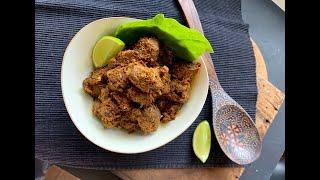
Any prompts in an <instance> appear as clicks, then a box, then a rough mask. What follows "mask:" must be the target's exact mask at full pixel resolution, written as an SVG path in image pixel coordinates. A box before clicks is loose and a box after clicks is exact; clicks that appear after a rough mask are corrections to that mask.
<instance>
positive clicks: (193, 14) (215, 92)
mask: <svg viewBox="0 0 320 180" xmlns="http://www.w3.org/2000/svg"><path fill="white" fill-rule="evenodd" d="M178 1H179V4H180V6H181V8H182V10H183V13H184V15H185V17H186V20H187V22H188V24H189V27H191V28H194V29H197V30H198V31H200V32H202V33H203V30H202V26H201V22H200V19H199V15H198V12H197V9H196V7H195V5H194V3H193V1H192V0H178ZM200 58H201V59H202V60H203V61H204V62H205V65H206V68H207V71H208V76H209V86H210V91H211V96H212V123H213V129H214V132H215V136H216V138H217V140H218V143H219V145H220V147H221V149H222V151H223V152H224V153H225V154H226V155H227V156H228V157H229V158H230V159H231V160H232V161H234V162H236V163H238V164H241V165H243V164H249V163H252V162H253V161H255V160H256V159H258V157H259V156H260V154H261V148H262V147H261V146H262V143H261V139H260V136H259V133H258V129H257V127H256V126H255V124H254V122H253V120H252V119H251V117H250V116H249V114H248V113H247V112H246V111H245V110H244V109H243V108H242V107H241V106H240V104H238V103H237V102H236V101H235V100H233V99H232V98H231V97H230V96H229V95H228V94H227V93H226V92H225V91H224V90H223V88H222V87H221V85H220V83H219V80H218V77H217V74H216V72H215V69H214V65H213V62H212V60H211V57H210V55H209V54H208V53H205V54H204V55H203V56H201V57H200Z"/></svg>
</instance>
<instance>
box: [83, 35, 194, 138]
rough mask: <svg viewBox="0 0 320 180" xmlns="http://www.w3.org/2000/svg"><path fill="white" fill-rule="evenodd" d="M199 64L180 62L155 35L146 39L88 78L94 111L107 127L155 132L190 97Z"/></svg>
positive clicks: (130, 131) (85, 86)
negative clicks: (192, 82)
mask: <svg viewBox="0 0 320 180" xmlns="http://www.w3.org/2000/svg"><path fill="white" fill-rule="evenodd" d="M199 69H200V63H190V62H184V61H179V60H175V59H174V56H173V53H172V52H171V51H170V50H169V49H168V48H166V47H164V46H162V45H161V44H160V43H159V41H158V40H157V39H156V38H153V37H143V38H140V39H139V41H138V42H137V43H136V44H135V45H133V47H132V49H126V50H123V51H121V52H120V53H119V54H118V55H117V56H116V57H114V58H112V59H111V60H110V61H109V63H108V65H107V66H106V67H103V68H99V69H96V70H94V71H93V72H92V73H91V74H90V76H89V77H88V78H86V79H85V80H84V81H83V89H84V91H85V92H86V93H87V94H89V95H90V96H92V97H93V99H94V103H93V107H92V113H93V115H94V116H96V117H97V118H98V119H99V120H100V121H101V123H102V124H103V126H104V127H105V128H115V127H117V128H121V129H124V130H126V131H127V132H129V133H132V132H135V131H141V132H143V133H151V132H154V131H156V130H157V128H158V127H159V125H160V124H161V122H162V123H166V122H169V121H172V120H174V119H175V117H176V116H177V114H178V112H179V110H180V109H181V107H182V106H183V104H184V103H185V102H186V101H187V100H188V99H189V96H190V90H191V81H192V78H193V76H194V75H195V74H196V73H197V72H198V70H199Z"/></svg>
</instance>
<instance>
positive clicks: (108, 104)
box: [92, 97, 121, 128]
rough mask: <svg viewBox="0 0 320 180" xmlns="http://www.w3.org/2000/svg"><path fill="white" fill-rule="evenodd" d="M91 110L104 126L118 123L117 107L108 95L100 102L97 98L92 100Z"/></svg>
mask: <svg viewBox="0 0 320 180" xmlns="http://www.w3.org/2000/svg"><path fill="white" fill-rule="evenodd" d="M92 112H93V114H94V115H95V116H96V117H98V118H99V119H100V121H101V123H102V124H103V126H104V127H105V128H112V127H116V126H117V125H118V124H119V123H120V117H121V115H120V111H119V108H118V106H117V105H116V103H114V102H113V101H112V99H111V98H110V97H109V98H106V99H104V101H102V102H101V101H100V100H98V99H96V100H94V103H93V108H92Z"/></svg>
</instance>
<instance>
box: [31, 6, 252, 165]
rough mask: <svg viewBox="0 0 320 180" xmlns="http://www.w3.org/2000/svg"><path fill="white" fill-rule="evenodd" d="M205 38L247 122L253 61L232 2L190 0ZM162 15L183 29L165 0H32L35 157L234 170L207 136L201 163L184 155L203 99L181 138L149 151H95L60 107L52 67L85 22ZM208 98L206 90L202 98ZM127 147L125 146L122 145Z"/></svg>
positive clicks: (207, 114) (205, 115)
mask: <svg viewBox="0 0 320 180" xmlns="http://www.w3.org/2000/svg"><path fill="white" fill-rule="evenodd" d="M195 5H196V7H197V9H198V11H199V16H200V18H201V22H202V24H203V29H204V33H205V35H206V37H207V38H208V39H209V41H210V42H211V44H212V45H213V47H214V49H215V53H214V54H213V55H212V58H213V61H214V64H215V67H216V71H217V74H218V77H219V79H220V82H221V84H222V86H223V88H224V89H225V90H226V91H227V92H228V93H229V95H230V96H231V97H233V98H234V99H235V100H236V101H238V102H239V103H240V104H241V105H242V106H243V107H244V109H245V110H246V111H247V112H248V113H249V114H250V116H251V117H255V109H256V108H255V105H256V97H257V87H256V72H255V68H256V67H255V60H254V55H253V51H252V46H251V42H250V39H249V34H248V25H247V24H244V22H243V20H242V17H241V4H240V0H196V1H195ZM159 12H162V13H164V14H165V16H166V17H172V18H175V19H177V20H178V21H179V22H181V23H183V24H186V23H185V21H184V20H183V16H182V13H181V10H180V7H179V5H178V4H177V2H175V1H171V0H157V1H155V0H147V1H134V0H128V1H117V0H112V1H99V0H98V1H94V2H92V1H85V0H83V1H72V0H68V1H52V0H51V1H40V0H38V1H36V9H35V15H36V16H35V21H36V24H35V37H36V40H35V50H36V52H35V66H36V67H35V69H36V70H35V154H36V157H37V158H39V159H41V160H45V161H49V162H50V163H56V164H60V165H65V166H73V167H82V168H94V169H116V168H175V167H179V168H188V167H189V168H190V167H217V166H224V167H226V166H237V165H236V164H234V163H233V162H231V161H230V160H229V159H228V158H227V157H226V156H225V155H224V154H223V153H222V151H221V149H220V148H219V146H218V144H217V142H216V139H215V138H214V136H213V144H212V145H213V148H212V152H211V153H210V157H209V159H208V161H207V162H206V163H205V164H202V163H201V162H200V161H199V160H198V159H197V158H196V156H195V155H194V154H193V150H192V145H191V144H192V143H191V141H192V134H193V131H194V129H195V127H196V125H197V124H198V123H199V122H200V121H201V120H204V119H207V120H211V107H210V104H211V97H210V95H208V97H207V101H206V103H205V105H204V107H203V110H202V112H201V114H200V115H199V116H198V118H197V120H196V121H195V122H194V123H193V124H192V126H191V127H190V128H188V129H187V130H186V131H185V132H184V133H183V134H182V135H180V136H179V137H178V138H176V139H175V140H174V141H172V142H170V143H168V144H167V145H165V146H163V147H161V148H158V149H156V150H153V151H150V152H146V153H141V154H134V155H125V154H118V153H113V152H109V151H106V150H104V149H101V148H99V147H97V146H95V145H94V144H92V143H91V142H89V141H88V140H87V139H85V137H84V136H82V135H81V134H80V132H79V131H78V130H77V129H76V127H75V126H74V125H73V123H72V121H71V120H70V118H69V115H68V113H67V111H66V108H65V106H64V103H63V99H62V93H61V86H60V68H61V61H62V57H63V53H64V51H65V48H66V47H67V45H68V43H69V41H70V40H71V38H72V37H73V36H74V35H75V34H76V32H77V31H79V30H80V29H81V28H82V27H83V26H85V25H86V24H88V23H90V22H92V21H94V20H96V19H99V18H104V17H110V16H127V17H134V18H143V19H145V18H149V17H151V16H154V15H155V14H157V13H159ZM209 94H210V93H209ZM128 148H129V147H128Z"/></svg>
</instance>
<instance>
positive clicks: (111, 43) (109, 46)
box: [92, 36, 125, 68]
mask: <svg viewBox="0 0 320 180" xmlns="http://www.w3.org/2000/svg"><path fill="white" fill-rule="evenodd" d="M124 45H125V44H124V42H122V41H121V40H120V39H118V38H115V37H112V36H104V37H102V38H101V39H100V40H99V41H98V42H97V43H96V45H95V46H94V48H93V52H92V61H93V65H94V67H96V68H99V67H103V66H106V65H107V64H108V62H109V60H110V59H111V58H113V57H115V56H116V55H117V54H118V53H119V52H120V51H122V49H123V48H124Z"/></svg>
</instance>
